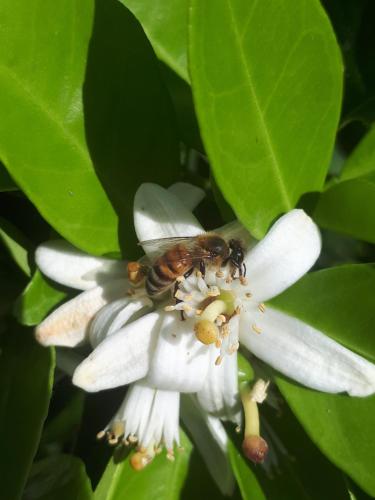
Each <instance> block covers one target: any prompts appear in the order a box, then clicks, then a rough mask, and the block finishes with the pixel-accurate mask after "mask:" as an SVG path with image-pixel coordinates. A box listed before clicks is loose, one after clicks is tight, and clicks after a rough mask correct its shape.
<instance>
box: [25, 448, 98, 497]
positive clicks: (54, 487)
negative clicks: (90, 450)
mask: <svg viewBox="0 0 375 500" xmlns="http://www.w3.org/2000/svg"><path fill="white" fill-rule="evenodd" d="M91 498H93V494H92V489H91V484H90V480H89V478H88V477H87V475H86V471H85V466H84V464H83V463H82V462H81V460H79V458H77V457H73V456H72V455H56V456H51V457H48V458H45V459H44V460H40V461H38V462H36V463H35V464H34V465H33V467H32V469H31V473H30V477H29V480H28V483H27V486H26V489H25V493H24V496H23V500H52V499H53V500H68V499H69V500H70V499H72V500H73V499H74V500H90V499H91Z"/></svg>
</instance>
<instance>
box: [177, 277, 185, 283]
mask: <svg viewBox="0 0 375 500" xmlns="http://www.w3.org/2000/svg"><path fill="white" fill-rule="evenodd" d="M176 281H177V282H178V283H182V282H183V281H185V276H183V275H182V276H178V277H177V278H176Z"/></svg>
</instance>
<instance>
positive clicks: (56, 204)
mask: <svg viewBox="0 0 375 500" xmlns="http://www.w3.org/2000/svg"><path fill="white" fill-rule="evenodd" d="M94 4H95V11H94ZM0 17H1V19H2V23H1V30H0V47H1V48H0V68H1V70H0V106H1V109H2V116H3V119H2V120H1V123H0V157H1V159H2V160H3V162H4V164H5V166H6V167H7V169H8V170H9V172H10V173H11V175H12V177H14V179H15V180H16V182H17V183H18V184H19V185H20V187H21V188H22V189H23V191H24V192H25V193H26V195H27V196H28V197H29V198H30V199H31V200H32V202H33V203H34V204H35V205H36V207H37V208H38V210H39V211H40V213H41V214H42V215H43V216H44V217H45V219H46V220H47V221H48V222H50V224H51V225H52V226H53V227H54V228H55V229H56V230H57V231H58V232H59V233H60V234H61V235H63V236H64V237H65V238H66V239H68V240H69V241H71V242H72V243H74V244H75V245H76V246H77V247H79V248H81V249H84V250H86V251H89V252H92V253H96V254H103V253H107V252H112V251H117V250H118V249H119V245H118V227H117V226H118V214H120V215H121V216H122V217H124V216H126V221H125V220H124V219H122V221H123V223H124V224H125V222H126V224H127V225H129V224H131V221H132V217H131V206H132V197H133V195H134V188H135V186H137V185H138V183H139V182H141V181H142V180H143V179H147V180H157V181H162V182H163V181H164V182H166V180H167V178H168V180H169V179H170V178H171V177H173V175H172V174H173V170H174V169H175V168H176V166H177V165H178V149H177V143H176V141H175V137H174V130H173V125H172V124H171V121H170V115H169V102H168V100H167V96H166V93H165V91H164V89H163V87H162V83H161V79H160V76H159V72H158V68H157V62H156V59H155V57H154V54H153V52H152V49H151V47H150V45H149V44H148V42H147V39H146V38H145V36H144V33H143V31H142V29H141V27H140V26H139V24H138V23H137V21H136V20H135V18H134V17H133V16H131V14H130V13H129V12H128V11H127V10H126V9H125V8H124V7H123V6H121V5H120V4H119V3H118V2H116V1H115V0H108V1H104V0H98V1H97V2H94V0H82V1H80V2H78V3H77V2H75V1H74V0H61V1H59V2H52V3H51V2H42V3H40V2H39V1H38V0H31V1H29V2H22V1H21V0H16V1H13V0H5V1H4V2H2V3H1V6H0ZM31 40H32V42H31ZM109 54H110V57H108V55H109ZM135 103H136V104H135ZM15 131H16V132H15ZM158 166H162V168H158ZM134 169H137V172H138V177H137V179H135V177H133V176H132V175H129V173H131V172H133V170H134ZM108 176H109V178H108ZM98 177H99V178H100V181H101V182H99V179H98ZM101 183H103V185H104V188H103V187H102V185H101Z"/></svg>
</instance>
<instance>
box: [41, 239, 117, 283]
mask: <svg viewBox="0 0 375 500" xmlns="http://www.w3.org/2000/svg"><path fill="white" fill-rule="evenodd" d="M35 261H36V264H37V266H38V267H39V269H40V270H41V271H42V273H43V274H45V275H46V276H47V277H48V278H50V279H52V280H53V281H56V282H57V283H61V284H62V285H65V286H69V287H71V288H77V289H78V290H89V289H90V288H94V287H95V286H97V285H99V284H101V283H104V282H105V281H108V280H109V279H118V278H125V277H126V265H125V263H124V262H123V261H119V260H113V259H105V258H100V257H94V256H92V255H88V254H86V253H84V252H81V250H78V249H77V248H75V247H74V246H73V245H71V244H70V243H68V242H67V241H64V240H54V241H48V242H46V243H43V245H40V246H39V247H38V248H37V250H36V253H35Z"/></svg>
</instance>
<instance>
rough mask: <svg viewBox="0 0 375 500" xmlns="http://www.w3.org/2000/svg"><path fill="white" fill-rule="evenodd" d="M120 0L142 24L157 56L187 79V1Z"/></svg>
mask: <svg viewBox="0 0 375 500" xmlns="http://www.w3.org/2000/svg"><path fill="white" fill-rule="evenodd" d="M120 1H121V2H122V3H123V4H124V5H126V7H128V9H130V10H131V11H132V12H133V14H134V15H135V16H136V18H137V19H138V20H139V22H140V23H141V24H142V27H143V29H144V30H145V33H146V35H147V37H148V39H149V40H150V42H151V44H152V46H153V48H154V50H155V52H156V54H157V56H158V57H159V58H160V59H161V60H162V61H164V62H165V63H166V64H168V66H170V67H171V68H172V69H173V70H174V71H175V72H176V73H177V74H178V75H179V76H180V77H181V78H183V79H184V80H185V81H187V82H188V81H189V75H188V69H187V22H188V6H189V2H188V0H153V1H152V2H145V1H141V2H140V1H139V0H120Z"/></svg>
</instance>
